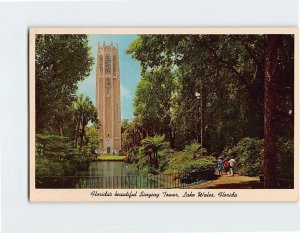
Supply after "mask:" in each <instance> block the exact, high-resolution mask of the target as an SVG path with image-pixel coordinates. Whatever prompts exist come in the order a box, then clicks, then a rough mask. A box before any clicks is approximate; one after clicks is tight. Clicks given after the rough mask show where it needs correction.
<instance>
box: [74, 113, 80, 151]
mask: <svg viewBox="0 0 300 233" xmlns="http://www.w3.org/2000/svg"><path fill="white" fill-rule="evenodd" d="M79 129H80V121H79V118H78V119H77V124H76V136H75V142H74V146H75V147H76V146H77V141H78V136H79Z"/></svg>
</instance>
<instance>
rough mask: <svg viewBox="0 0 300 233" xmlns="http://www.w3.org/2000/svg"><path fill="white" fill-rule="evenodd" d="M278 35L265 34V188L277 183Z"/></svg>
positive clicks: (273, 186) (272, 186) (274, 185)
mask: <svg viewBox="0 0 300 233" xmlns="http://www.w3.org/2000/svg"><path fill="white" fill-rule="evenodd" d="M279 39H280V37H279V35H266V40H265V43H266V57H265V100H264V176H265V179H264V180H265V181H264V182H265V183H264V185H265V188H275V187H276V183H277V177H276V162H277V156H276V153H277V145H276V144H277V134H276V133H277V130H276V107H277V104H278V79H279V74H278V47H279Z"/></svg>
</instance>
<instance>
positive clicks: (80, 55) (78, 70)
mask: <svg viewBox="0 0 300 233" xmlns="http://www.w3.org/2000/svg"><path fill="white" fill-rule="evenodd" d="M35 59H36V62H35V71H36V74H35V78H36V130H37V132H42V131H44V130H48V131H51V132H53V133H57V134H61V135H62V134H63V133H64V132H67V133H71V132H69V130H70V129H69V128H71V127H70V122H69V120H68V119H69V117H70V115H71V114H70V110H69V107H70V106H71V104H72V102H73V100H74V95H75V93H76V90H77V83H78V81H80V80H83V79H84V78H85V77H87V76H88V75H89V73H90V71H91V67H92V64H93V58H92V57H91V51H90V48H89V47H88V40H87V36H86V35H52V34H41V35H37V37H36V57H35Z"/></svg>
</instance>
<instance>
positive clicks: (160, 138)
mask: <svg viewBox="0 0 300 233" xmlns="http://www.w3.org/2000/svg"><path fill="white" fill-rule="evenodd" d="M167 144H168V143H167V142H166V141H165V136H164V135H155V136H154V137H146V138H144V139H143V140H142V146H143V147H144V150H145V151H146V152H148V154H149V160H150V164H152V153H153V155H154V164H155V166H156V167H158V159H157V154H158V151H159V150H160V149H162V148H164V147H165V146H167Z"/></svg>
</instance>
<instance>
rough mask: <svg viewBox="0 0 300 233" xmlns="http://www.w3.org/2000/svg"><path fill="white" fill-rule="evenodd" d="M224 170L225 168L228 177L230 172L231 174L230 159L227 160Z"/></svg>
mask: <svg viewBox="0 0 300 233" xmlns="http://www.w3.org/2000/svg"><path fill="white" fill-rule="evenodd" d="M224 168H225V172H226V175H228V172H229V169H230V164H229V159H228V158H226V159H225V162H224Z"/></svg>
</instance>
